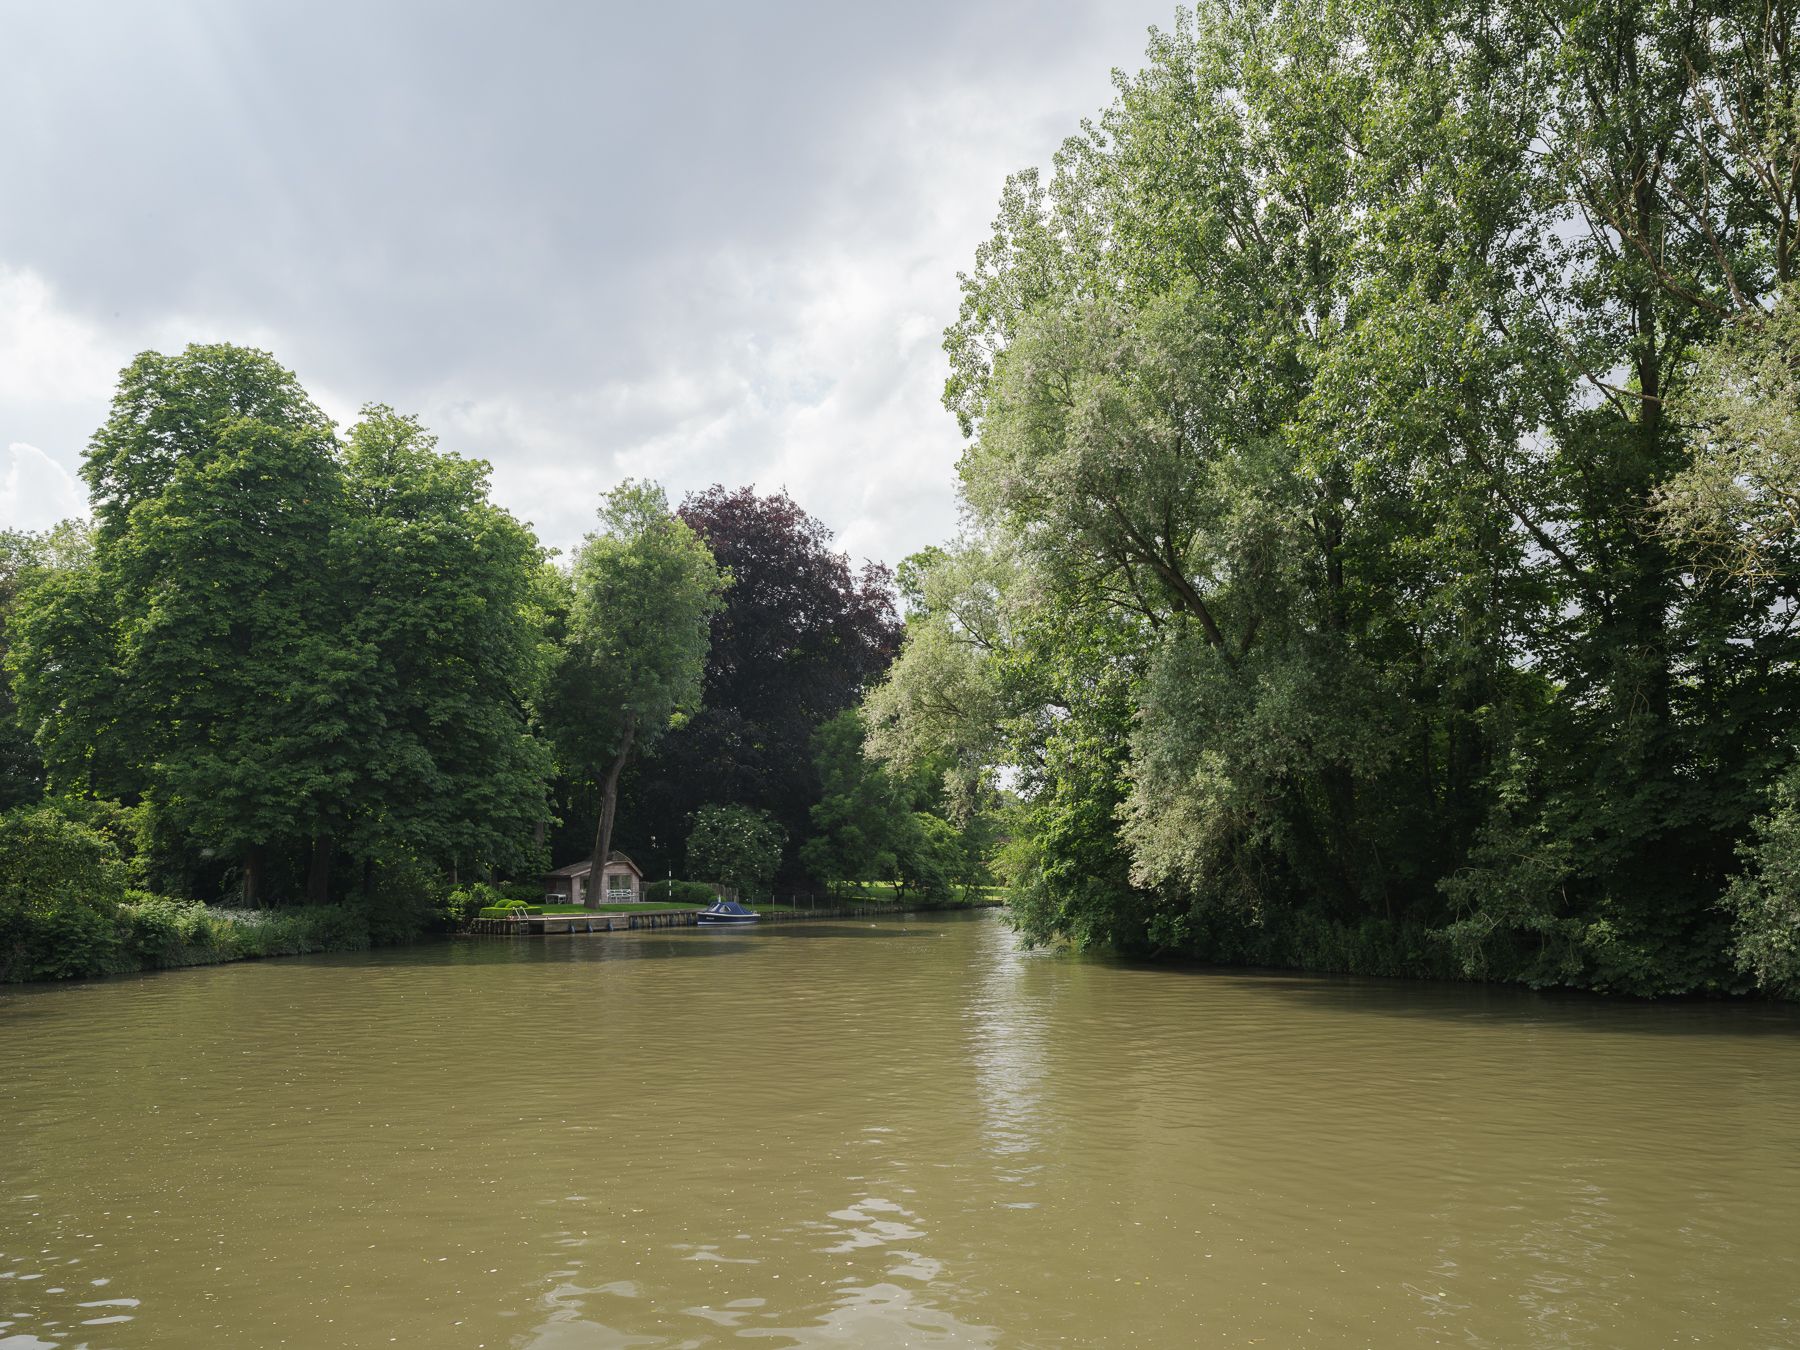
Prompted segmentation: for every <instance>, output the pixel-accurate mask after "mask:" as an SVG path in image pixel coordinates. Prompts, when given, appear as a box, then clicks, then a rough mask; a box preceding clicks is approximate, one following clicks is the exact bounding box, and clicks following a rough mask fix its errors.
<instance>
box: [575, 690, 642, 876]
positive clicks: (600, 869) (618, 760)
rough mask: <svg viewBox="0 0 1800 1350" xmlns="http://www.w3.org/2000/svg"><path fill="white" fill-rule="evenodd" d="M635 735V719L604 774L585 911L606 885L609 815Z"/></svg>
mask: <svg viewBox="0 0 1800 1350" xmlns="http://www.w3.org/2000/svg"><path fill="white" fill-rule="evenodd" d="M636 735H637V719H636V718H632V719H631V720H629V721H627V722H626V723H625V739H624V740H623V741H622V742H620V744H619V753H618V755H617V756H615V757H614V759H613V762H612V768H610V769H608V770H607V771H606V788H605V791H604V792H603V793H602V794H601V797H600V819H599V820H598V821H597V822H596V823H595V825H594V856H593V858H592V859H591V860H590V861H589V863H588V884H587V894H586V895H585V896H584V897H583V898H582V903H583V904H585V905H586V906H587V907H588V908H589V909H592V908H594V906H596V905H598V904H599V903H600V891H601V888H602V887H603V886H605V884H606V860H607V859H608V858H609V857H611V856H612V831H613V813H614V812H615V811H616V810H618V806H619V775H620V773H622V772H623V771H624V769H625V758H626V756H628V755H629V754H630V753H631V742H632V740H633V738H634V737H635V736H636Z"/></svg>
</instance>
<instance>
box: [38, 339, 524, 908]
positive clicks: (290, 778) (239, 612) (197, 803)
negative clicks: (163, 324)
mask: <svg viewBox="0 0 1800 1350" xmlns="http://www.w3.org/2000/svg"><path fill="white" fill-rule="evenodd" d="M84 473H85V475H86V477H87V479H88V482H89V485H90V488H91V490H92V494H93V505H94V516H95V522H94V528H93V535H92V543H91V547H83V548H78V549H67V550H63V551H62V553H61V554H60V556H57V557H54V558H50V559H48V560H40V561H39V562H38V564H37V565H36V566H35V567H33V568H32V569H31V570H30V571H29V572H28V574H27V576H26V579H25V582H24V584H23V585H21V586H20V587H19V589H18V594H17V596H16V598H15V599H14V601H13V603H12V606H11V609H10V612H9V613H8V615H7V628H6V635H7V641H8V646H9V650H8V652H7V662H8V666H9V668H10V670H11V673H12V676H13V691H14V696H15V697H16V699H17V702H18V710H19V718H20V720H21V721H22V723H23V724H24V726H25V727H27V728H28V729H30V730H31V732H32V733H33V737H34V740H35V742H36V745H37V747H38V749H39V750H40V751H41V753H42V756H43V759H44V762H45V764H46V766H47V772H48V782H49V786H50V787H51V788H52V789H53V790H55V791H57V792H59V793H61V794H64V795H71V796H76V797H81V796H92V797H99V798H114V799H119V800H124V801H129V802H134V803H141V804H143V807H144V809H145V810H146V811H147V813H148V815H149V818H150V825H149V827H148V828H149V829H150V830H151V832H152V834H153V835H154V837H155V840H156V845H155V847H154V849H153V850H152V857H151V860H150V861H151V866H152V871H151V874H150V875H151V879H152V880H154V881H155V882H157V883H158V884H159V886H160V887H162V888H164V889H169V890H172V891H177V892H181V893H188V894H192V893H195V892H196V891H202V892H203V891H205V890H206V889H209V888H216V887H218V886H220V885H222V884H225V883H226V882H227V881H228V880H229V879H231V878H235V880H236V882H237V884H238V885H239V886H240V887H241V891H242V894H243V897H244V899H245V900H246V901H247V902H249V903H252V904H255V903H258V902H260V901H262V900H263V899H265V898H266V896H268V895H281V894H293V893H295V892H301V893H303V894H304V895H305V896H306V897H307V898H308V899H309V900H311V901H313V902H315V903H317V902H319V901H322V900H324V899H325V898H326V896H327V895H328V894H329V893H330V891H331V889H332V884H331V883H332V877H333V874H334V869H337V870H344V871H347V874H348V875H349V876H350V877H351V878H353V879H360V880H362V881H363V882H364V883H365V890H366V889H367V886H366V883H367V882H368V881H369V880H370V879H371V878H372V876H373V874H374V871H375V870H376V869H377V868H379V867H381V866H384V865H391V864H395V863H400V862H414V861H422V862H424V863H427V864H430V865H435V866H440V867H444V868H453V867H455V866H458V865H461V866H470V867H494V866H500V867H510V866H521V865H525V864H527V863H529V861H530V856H529V854H528V851H527V850H528V848H529V844H530V839H531V831H532V827H533V825H534V823H535V822H537V821H539V820H541V819H542V818H543V815H544V811H545V806H544V786H543V780H544V773H545V765H546V762H547V760H546V757H545V755H544V753H543V751H542V749H541V748H540V747H539V745H538V743H537V742H536V740H535V739H534V738H533V736H532V734H531V731H530V728H529V726H528V725H527V714H526V709H525V705H524V703H523V702H522V701H521V700H522V697H529V695H530V693H531V690H532V688H533V686H534V681H535V671H536V668H537V663H538V660H539V656H538V649H537V636H536V628H535V626H534V621H533V615H532V603H533V595H534V583H533V577H534V572H535V569H536V568H537V567H538V565H539V558H540V553H539V550H538V548H537V544H536V542H535V540H534V539H533V538H532V537H531V534H530V532H529V531H528V530H527V529H526V528H525V527H524V526H522V525H520V524H519V523H518V522H517V521H515V520H514V519H513V518H512V517H511V516H509V515H507V514H506V513H505V512H504V511H501V510H499V509H498V508H497V507H495V506H493V505H492V504H491V503H490V502H489V501H488V500H487V468H486V466H485V465H484V464H481V463H479V462H475V461H466V460H462V459H460V458H458V457H456V456H453V455H445V454H441V453H439V452H438V451H437V450H436V449H435V448H434V446H433V443H432V439H431V437H430V436H429V435H427V434H426V433H425V432H424V431H423V430H422V429H421V428H420V427H419V426H418V424H417V423H416V422H414V421H412V420H411V419H408V418H403V417H400V416H398V415H396V414H394V413H393V412H392V411H391V410H389V409H386V408H382V407H370V408H366V409H364V412H363V418H362V421H361V422H359V423H358V425H357V426H356V427H355V428H353V429H352V431H351V432H350V435H349V438H348V441H347V443H343V444H340V442H339V440H338V438H337V437H336V435H335V433H334V431H333V428H332V426H331V423H330V422H329V420H328V419H326V418H325V416H324V414H322V413H321V412H320V411H319V410H318V408H317V407H315V406H314V405H313V403H312V402H311V400H309V399H308V398H307V397H306V394H305V392H304V391H303V390H302V389H301V388H300V385H299V383H298V381H297V380H295V378H294V376H293V375H292V374H291V373H290V372H288V371H286V370H284V369H282V368H281V367H280V366H279V365H277V364H276V363H275V362H274V361H273V360H272V359H271V358H269V357H268V356H266V355H265V354H263V353H260V352H255V351H249V350H246V349H243V348H237V347H230V346H209V347H190V348H188V349H187V350H186V351H185V352H183V353H182V354H180V355H179V356H174V357H166V356H162V355H159V354H157V353H154V352H150V353H145V354H144V355H143V356H140V357H139V358H138V359H137V360H136V361H134V362H133V363H132V365H131V366H130V367H128V368H127V369H126V371H125V372H124V374H123V375H122V377H121V380H120V388H119V393H118V395H117V397H116V398H115V399H114V402H113V409H112V415H111V417H110V418H109V419H108V420H107V422H106V424H105V425H104V426H102V427H101V428H100V430H99V431H98V432H96V433H95V436H94V439H93V442H92V444H91V446H90V448H89V450H88V454H87V460H86V465H85V468H84ZM339 889H340V890H341V889H342V887H341V886H340V887H339Z"/></svg>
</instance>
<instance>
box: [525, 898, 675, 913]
mask: <svg viewBox="0 0 1800 1350" xmlns="http://www.w3.org/2000/svg"><path fill="white" fill-rule="evenodd" d="M699 908H701V907H700V906H699V905H665V904H663V903H661V902H660V901H645V902H640V903H626V904H616V905H611V904H609V905H595V906H593V907H592V908H589V907H588V906H587V905H545V906H544V913H546V914H643V913H646V912H648V911H650V910H658V909H699Z"/></svg>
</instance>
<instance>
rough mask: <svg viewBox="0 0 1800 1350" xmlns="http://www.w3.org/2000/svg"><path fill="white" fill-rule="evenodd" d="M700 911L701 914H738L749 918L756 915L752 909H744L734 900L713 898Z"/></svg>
mask: <svg viewBox="0 0 1800 1350" xmlns="http://www.w3.org/2000/svg"><path fill="white" fill-rule="evenodd" d="M700 912H701V913H702V914H739V915H742V916H744V917H745V918H751V919H753V918H755V917H756V915H755V914H754V913H753V912H752V911H750V910H747V909H745V908H744V907H743V906H742V905H740V904H739V903H738V902H737V901H735V900H715V901H713V902H712V903H711V904H710V905H708V906H707V907H706V908H705V909H703V910H701V911H700Z"/></svg>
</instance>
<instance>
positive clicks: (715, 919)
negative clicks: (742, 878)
mask: <svg viewBox="0 0 1800 1350" xmlns="http://www.w3.org/2000/svg"><path fill="white" fill-rule="evenodd" d="M760 918H762V915H760V914H758V913H756V912H755V911H754V910H748V909H745V908H744V907H743V906H742V905H740V904H739V903H738V902H737V901H735V900H715V901H713V902H712V904H710V905H708V906H707V907H706V908H705V909H703V910H701V911H700V917H699V919H698V920H696V922H698V923H699V924H700V925H701V926H702V927H704V928H712V927H723V926H726V925H735V924H743V923H755V922H756V921H757V920H758V919H760Z"/></svg>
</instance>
